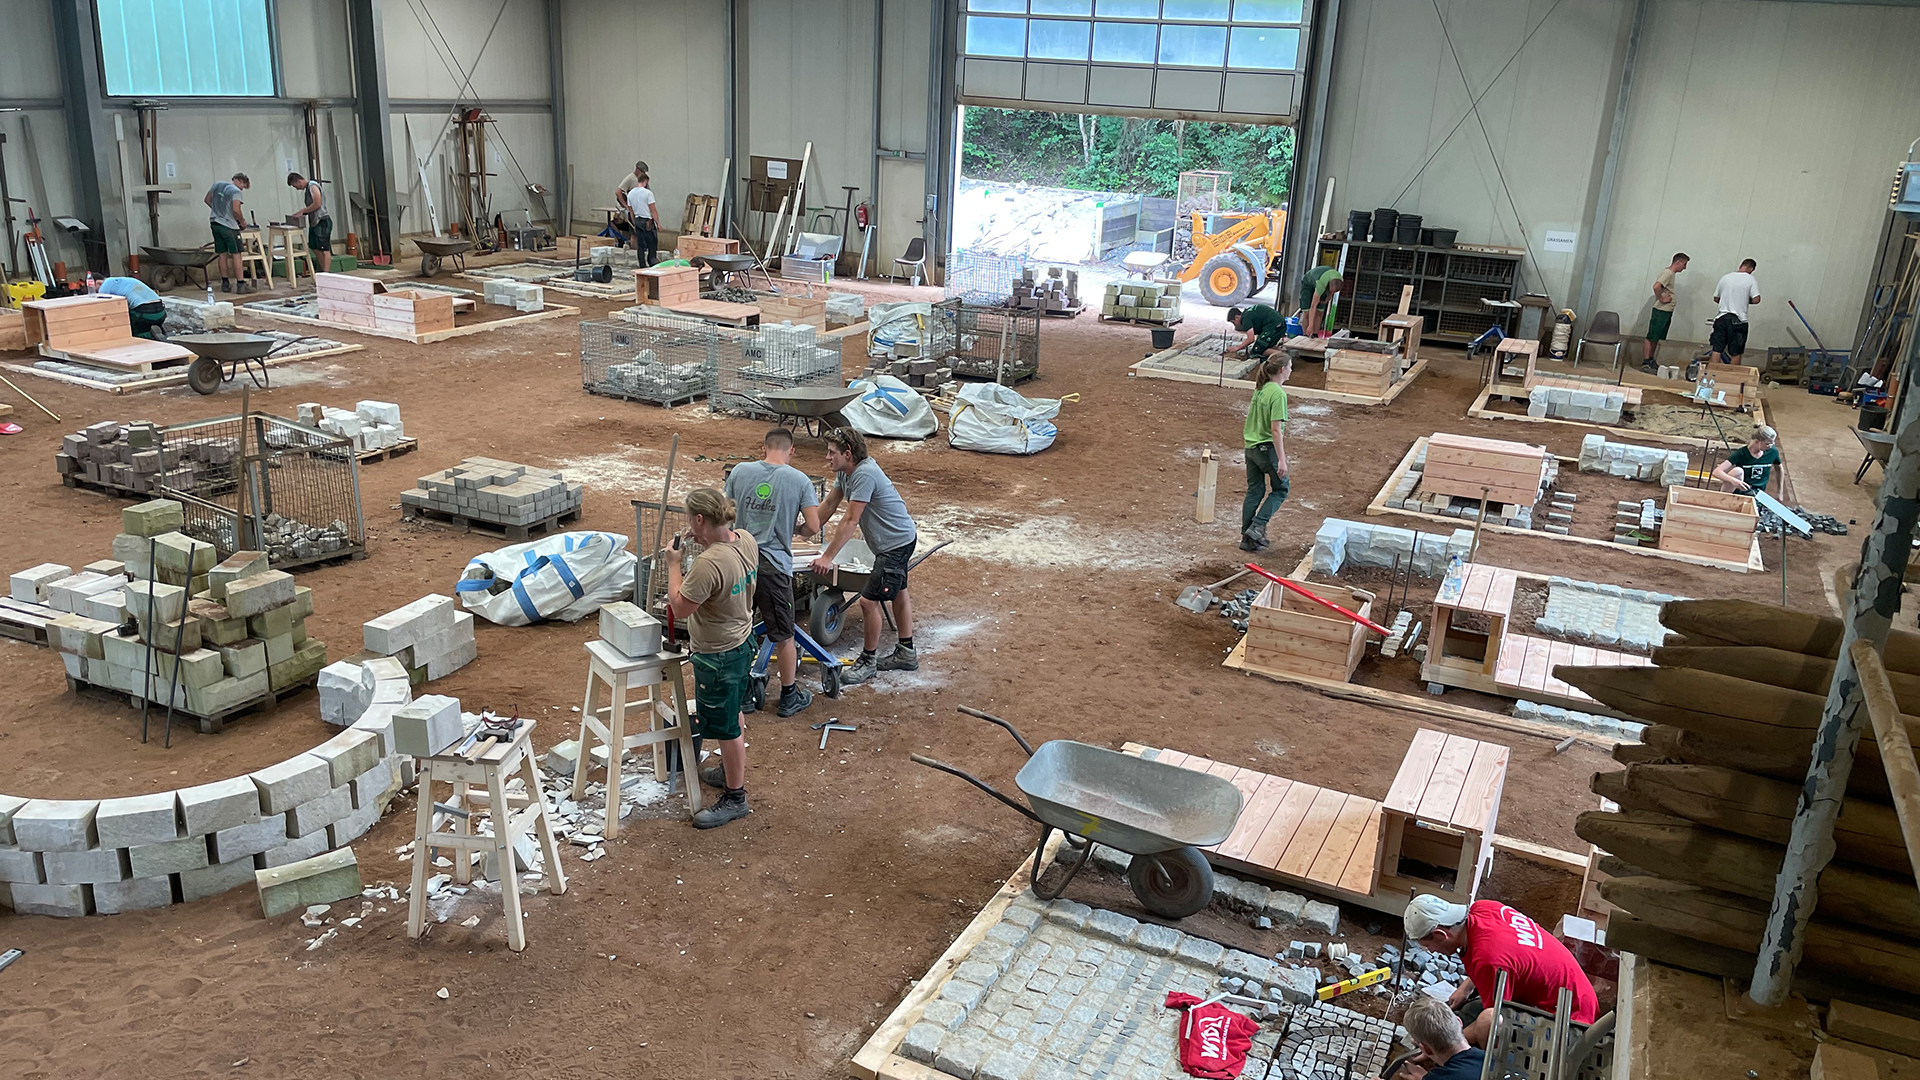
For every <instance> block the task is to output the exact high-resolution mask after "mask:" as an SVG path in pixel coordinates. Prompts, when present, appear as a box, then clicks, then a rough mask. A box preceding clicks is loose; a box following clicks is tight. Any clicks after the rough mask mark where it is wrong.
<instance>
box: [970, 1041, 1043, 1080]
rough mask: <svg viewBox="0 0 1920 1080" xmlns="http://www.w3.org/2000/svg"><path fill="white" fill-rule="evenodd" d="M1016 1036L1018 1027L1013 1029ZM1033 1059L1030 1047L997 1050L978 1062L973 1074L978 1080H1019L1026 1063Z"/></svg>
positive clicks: (1025, 1068)
mask: <svg viewBox="0 0 1920 1080" xmlns="http://www.w3.org/2000/svg"><path fill="white" fill-rule="evenodd" d="M1014 1037H1015V1038H1018V1037H1019V1035H1018V1029H1015V1035H1014ZM1032 1060H1033V1052H1032V1049H1031V1048H1030V1047H1023V1048H1019V1049H1015V1048H1011V1047H1009V1048H1008V1049H1005V1050H997V1051H995V1052H994V1053H992V1054H989V1055H987V1057H986V1058H985V1059H983V1060H982V1061H981V1062H980V1070H979V1072H977V1073H976V1074H975V1076H977V1077H978V1078H979V1080H1020V1078H1021V1075H1022V1074H1023V1073H1025V1072H1026V1071H1027V1065H1028V1063H1029V1062H1031V1061H1032Z"/></svg>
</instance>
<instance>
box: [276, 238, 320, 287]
mask: <svg viewBox="0 0 1920 1080" xmlns="http://www.w3.org/2000/svg"><path fill="white" fill-rule="evenodd" d="M276 251H279V252H281V255H280V257H281V258H283V259H285V260H286V262H287V285H288V286H289V287H293V288H298V287H299V285H300V262H299V260H301V259H305V260H306V261H307V276H308V277H313V276H315V271H314V265H313V252H311V251H309V250H307V227H306V226H305V225H269V226H267V255H268V256H269V261H268V263H267V272H268V274H269V275H271V274H272V272H273V263H272V261H271V256H272V255H273V254H274V252H276Z"/></svg>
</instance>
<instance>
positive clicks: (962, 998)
mask: <svg viewBox="0 0 1920 1080" xmlns="http://www.w3.org/2000/svg"><path fill="white" fill-rule="evenodd" d="M984 993H986V990H985V989H984V988H983V987H981V986H980V984H979V983H970V982H966V981H964V980H962V979H949V980H948V981H947V985H945V986H943V987H941V988H940V997H941V998H942V999H943V1000H946V1001H951V1002H953V1003H955V1004H956V1005H959V1006H960V1007H961V1008H963V1009H971V1008H973V1007H974V1006H975V1005H978V1004H979V1003H980V996H981V995H982V994H984Z"/></svg>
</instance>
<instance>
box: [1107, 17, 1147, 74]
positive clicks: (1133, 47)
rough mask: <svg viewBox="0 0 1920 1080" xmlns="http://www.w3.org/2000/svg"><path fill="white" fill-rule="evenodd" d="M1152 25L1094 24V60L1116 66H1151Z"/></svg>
mask: <svg viewBox="0 0 1920 1080" xmlns="http://www.w3.org/2000/svg"><path fill="white" fill-rule="evenodd" d="M1157 29H1158V27H1155V26H1153V25H1152V24H1150V23H1104V22H1097V23H1094V24H1093V58H1094V59H1095V60H1105V61H1108V62H1110V63H1116V64H1151V63H1153V52H1154V31H1155V30H1157Z"/></svg>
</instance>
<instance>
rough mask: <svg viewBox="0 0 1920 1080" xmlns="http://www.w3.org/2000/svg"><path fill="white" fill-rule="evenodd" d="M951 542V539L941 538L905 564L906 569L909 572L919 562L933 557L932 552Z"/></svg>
mask: <svg viewBox="0 0 1920 1080" xmlns="http://www.w3.org/2000/svg"><path fill="white" fill-rule="evenodd" d="M951 543H953V541H952V540H942V541H940V542H939V543H937V544H935V545H933V546H932V547H930V548H928V549H927V550H925V551H923V552H921V553H920V557H919V558H917V559H915V560H913V561H912V562H910V563H908V564H907V570H908V571H909V572H911V571H912V570H913V568H914V567H916V566H919V565H920V564H921V563H923V562H926V561H927V560H928V559H931V558H933V553H934V552H936V551H939V550H940V549H941V548H943V547H946V546H947V545H948V544H951Z"/></svg>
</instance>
